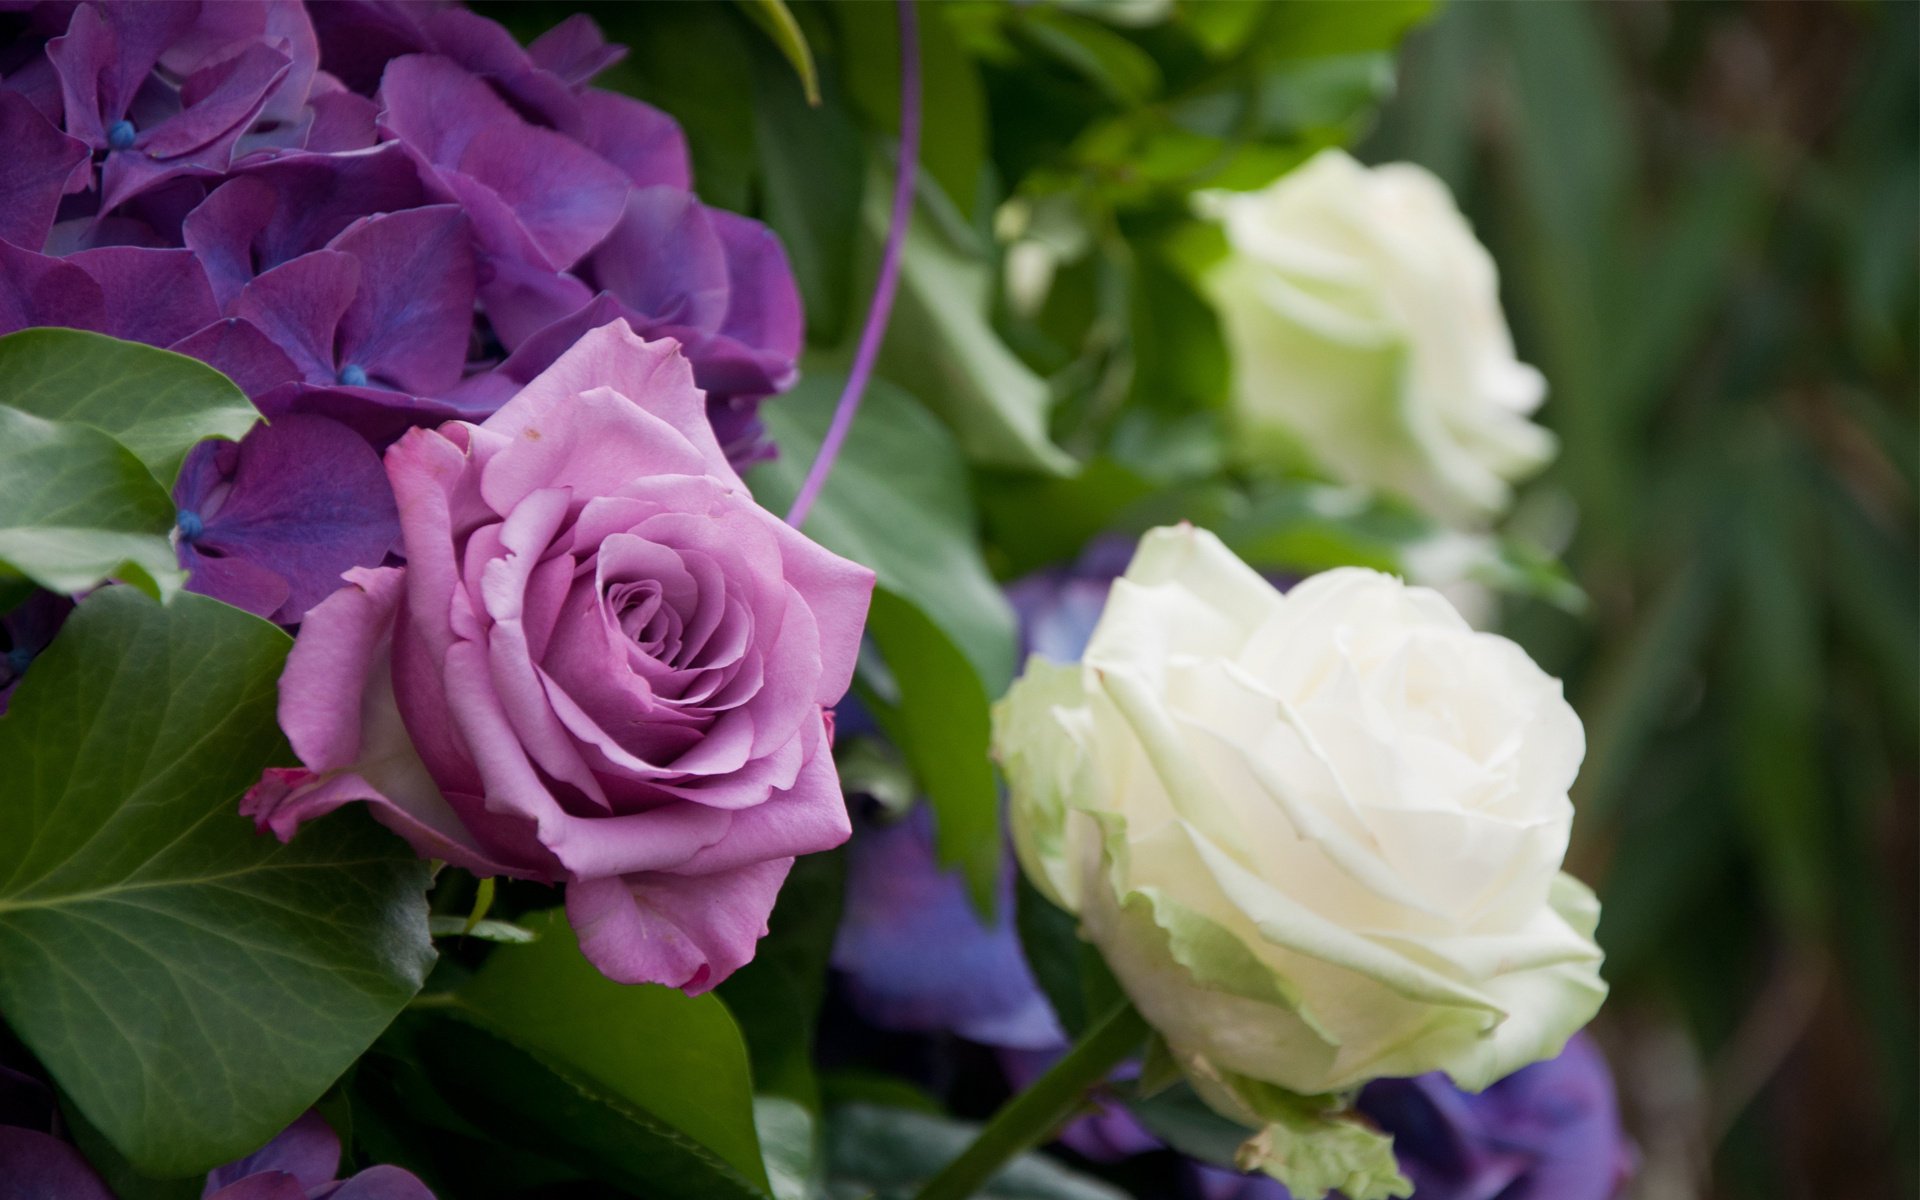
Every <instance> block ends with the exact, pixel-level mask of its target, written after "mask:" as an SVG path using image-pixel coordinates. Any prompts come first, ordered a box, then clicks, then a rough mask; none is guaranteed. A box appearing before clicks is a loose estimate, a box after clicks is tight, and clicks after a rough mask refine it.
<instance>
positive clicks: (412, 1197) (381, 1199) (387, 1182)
mask: <svg viewBox="0 0 1920 1200" xmlns="http://www.w3.org/2000/svg"><path fill="white" fill-rule="evenodd" d="M312 1200H434V1197H433V1193H432V1192H431V1191H429V1190H428V1189H427V1185H426V1184H424V1183H421V1182H420V1180H419V1179H418V1178H417V1177H416V1176H415V1175H414V1174H413V1173H412V1172H411V1171H403V1170H401V1169H400V1168H399V1167H387V1166H380V1167H368V1168H367V1169H366V1170H364V1171H362V1172H360V1173H359V1174H358V1175H355V1176H354V1177H353V1178H351V1179H349V1180H347V1181H346V1182H344V1183H336V1184H334V1185H332V1186H331V1187H323V1188H321V1189H320V1190H319V1191H317V1192H315V1193H313V1196H312Z"/></svg>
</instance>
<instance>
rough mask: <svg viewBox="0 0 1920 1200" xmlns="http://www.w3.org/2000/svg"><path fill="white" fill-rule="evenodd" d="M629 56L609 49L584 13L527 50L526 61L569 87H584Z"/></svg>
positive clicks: (615, 48) (624, 51)
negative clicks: (573, 85) (581, 85)
mask: <svg viewBox="0 0 1920 1200" xmlns="http://www.w3.org/2000/svg"><path fill="white" fill-rule="evenodd" d="M626 56H627V48H626V47H625V46H611V45H608V44H607V38H606V35H605V34H603V33H601V32H600V26H598V25H596V24H594V21H593V18H592V17H589V16H588V15H587V14H585V13H575V14H573V15H572V16H570V17H568V18H567V19H566V20H564V21H562V22H560V23H559V24H558V25H555V26H554V27H553V28H552V29H549V30H547V31H546V32H545V33H543V34H541V35H540V36H539V37H537V38H535V39H533V41H532V42H531V43H530V44H528V46H527V57H529V58H531V59H532V60H533V61H534V63H535V64H537V65H538V66H540V67H541V68H542V69H544V70H548V71H551V72H553V73H554V74H555V75H557V76H559V77H560V79H561V80H562V81H563V82H565V83H570V84H582V83H585V82H587V81H588V80H589V79H592V78H593V77H594V76H595V75H598V74H599V73H600V72H602V71H604V70H606V69H607V68H608V67H610V66H612V65H613V64H615V63H617V62H619V61H620V60H621V59H623V58H625V57H626Z"/></svg>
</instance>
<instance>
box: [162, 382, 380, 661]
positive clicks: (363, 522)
mask: <svg viewBox="0 0 1920 1200" xmlns="http://www.w3.org/2000/svg"><path fill="white" fill-rule="evenodd" d="M193 455H194V456H195V457H196V459H197V460H198V461H196V462H195V464H194V466H195V469H194V471H193V472H191V473H186V472H183V474H182V478H181V484H182V486H181V487H180V488H179V489H178V502H179V504H180V507H181V508H182V509H183V510H187V511H192V512H194V513H196V514H197V515H198V516H199V518H200V520H201V522H202V525H203V529H202V531H201V532H200V533H199V535H198V536H196V537H194V538H193V539H191V545H190V547H187V548H191V549H192V550H193V551H195V552H197V553H198V554H199V555H200V556H201V557H202V558H203V559H204V558H205V557H206V556H209V555H213V556H218V557H219V558H222V559H225V560H228V561H233V560H238V561H240V562H244V563H247V564H250V565H252V566H256V567H261V568H264V569H266V570H268V571H270V572H272V573H273V574H274V575H276V576H278V577H279V578H281V579H283V580H285V581H286V585H287V595H286V596H285V598H284V600H283V601H282V603H281V604H279V605H278V606H276V607H275V608H273V609H269V610H268V611H266V612H263V613H261V614H260V615H262V616H268V617H271V618H272V619H273V620H275V621H279V622H281V623H283V624H291V623H293V622H296V621H298V620H300V618H301V617H302V616H303V615H305V613H306V611H307V610H308V609H309V608H312V607H313V606H314V605H315V604H318V603H319V602H320V601H321V600H323V599H325V598H326V597H327V596H328V595H329V594H331V593H332V592H333V591H334V590H335V589H337V588H338V587H340V582H341V575H342V574H343V573H344V572H346V571H348V570H350V569H352V568H354V567H371V566H377V565H379V563H380V561H381V560H382V559H383V558H385V557H386V553H387V548H388V547H389V546H391V545H392V544H393V541H394V539H395V538H396V537H397V536H398V535H399V532H400V526H399V517H398V514H397V511H396V509H395V507H394V502H393V493H392V490H391V488H390V487H389V486H388V485H387V480H386V472H385V471H384V470H383V469H382V467H381V465H380V459H379V456H378V455H376V454H375V453H374V452H373V449H372V447H370V446H368V445H367V443H366V441H365V440H364V439H362V438H361V437H360V435H359V434H357V433H355V432H354V431H353V430H351V429H348V428H347V427H346V426H344V425H340V424H337V423H335V422H333V421H329V420H325V419H324V418H321V417H310V416H288V417H282V418H280V419H279V420H277V421H275V422H274V423H273V424H271V425H260V426H256V427H255V428H254V429H253V431H252V432H251V433H249V434H247V436H246V437H245V438H243V439H242V440H241V441H240V442H239V443H238V444H237V445H234V444H232V443H227V444H221V443H207V444H205V445H202V446H199V447H196V448H195V449H194V451H193ZM215 456H225V457H230V458H231V459H232V460H233V461H232V463H231V466H230V467H229V469H227V470H223V471H220V472H219V473H218V476H217V478H218V480H219V481H218V482H213V480H214V479H215V478H216V476H215V475H214V473H212V472H208V471H206V470H205V469H204V467H203V466H202V463H203V462H204V461H205V460H207V459H210V458H213V457H215ZM186 541H187V539H184V538H183V547H185V546H186ZM188 582H189V586H190V587H192V588H193V589H194V590H196V591H201V590H204V588H203V587H202V585H201V581H200V579H199V578H198V577H195V578H192V579H190V580H189V581H188ZM208 594H217V593H212V592H209V593H208ZM219 598H220V599H225V600H228V601H229V603H235V604H239V606H240V607H243V608H244V607H250V606H249V605H247V604H240V602H239V600H237V599H229V597H226V596H220V597H219ZM249 598H251V597H249ZM255 611H257V609H256V610H255Z"/></svg>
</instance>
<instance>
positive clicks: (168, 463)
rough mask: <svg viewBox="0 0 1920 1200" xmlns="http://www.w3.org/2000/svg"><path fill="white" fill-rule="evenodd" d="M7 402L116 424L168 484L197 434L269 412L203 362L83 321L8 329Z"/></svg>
mask: <svg viewBox="0 0 1920 1200" xmlns="http://www.w3.org/2000/svg"><path fill="white" fill-rule="evenodd" d="M0 404H7V405H10V406H12V407H14V408H17V409H20V410H21V411H23V412H29V413H32V414H34V415H35V416H39V417H45V418H47V419H48V420H51V421H71V422H75V423H78V424H81V425H91V426H93V427H94V428H95V429H98V430H100V431H102V432H104V433H107V434H110V435H112V437H113V438H114V439H115V440H117V441H119V442H120V443H121V444H122V445H124V446H126V448H127V449H129V450H131V451H133V453H134V455H135V456H136V457H138V458H139V459H140V461H141V462H143V463H145V464H147V468H148V469H149V470H151V471H152V472H153V473H154V475H155V476H156V477H157V478H158V479H159V480H160V482H161V483H163V484H165V485H167V486H169V487H171V486H172V485H173V481H174V478H175V477H176V476H178V475H179V473H180V463H181V461H182V460H184V459H185V458H186V456H187V451H188V450H189V449H190V448H191V447H192V446H193V444H194V443H195V442H197V441H200V440H201V439H202V438H210V437H221V438H238V437H239V436H240V435H242V434H244V433H245V432H246V431H247V430H248V429H251V428H252V427H253V423H254V422H255V421H258V420H259V419H260V413H259V412H258V411H257V410H256V409H255V408H254V407H253V402H252V401H250V400H248V399H247V397H246V394H245V393H244V392H242V391H241V390H240V389H239V387H238V386H236V385H235V384H234V382H233V381H232V380H231V379H228V378H227V377H226V376H225V375H222V374H221V373H220V372H218V371H216V370H214V369H213V368H212V367H209V366H208V365H206V364H205V363H203V362H198V361H196V360H194V359H191V358H188V357H186V356H185V355H181V354H175V353H173V352H172V351H170V350H159V349H155V348H154V347H152V346H143V345H140V344H139V343H138V342H123V341H121V340H120V339H119V338H111V337H108V336H106V335H105V334H101V333H87V332H84V331H82V330H78V329H23V330H21V331H19V332H18V333H11V334H8V335H7V336H6V337H0Z"/></svg>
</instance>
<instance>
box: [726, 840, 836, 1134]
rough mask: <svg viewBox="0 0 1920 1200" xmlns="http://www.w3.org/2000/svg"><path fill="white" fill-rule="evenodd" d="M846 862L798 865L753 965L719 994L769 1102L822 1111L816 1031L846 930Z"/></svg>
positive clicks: (808, 859) (813, 858) (827, 859)
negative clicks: (838, 934)
mask: <svg viewBox="0 0 1920 1200" xmlns="http://www.w3.org/2000/svg"><path fill="white" fill-rule="evenodd" d="M845 884H846V861H845V859H844V858H843V857H842V856H841V855H838V854H809V855H805V856H804V857H802V858H799V859H797V860H795V862H794V864H793V870H792V871H790V872H789V873H788V875H787V882H786V883H785V884H784V885H782V886H781V888H780V899H779V902H778V903H777V904H775V905H774V908H773V915H772V916H771V917H769V918H768V920H767V934H766V936H765V937H763V938H761V939H760V944H759V946H757V947H756V948H755V950H754V955H753V961H752V962H750V963H748V964H747V965H746V966H744V967H741V968H740V969H739V970H738V971H735V972H734V973H733V974H732V975H730V976H728V977H727V979H726V982H724V983H722V984H721V985H720V987H719V988H718V989H717V990H718V991H719V993H720V998H721V1000H723V1001H725V1002H726V1005H727V1008H728V1010H729V1011H731V1012H732V1013H733V1016H734V1019H735V1020H736V1021H738V1022H739V1023H740V1030H741V1033H742V1034H743V1035H744V1036H745V1037H746V1040H747V1052H748V1055H749V1056H750V1057H751V1059H752V1062H753V1079H754V1083H755V1085H756V1086H757V1087H758V1088H759V1090H760V1091H761V1093H763V1098H764V1097H765V1096H778V1097H783V1098H785V1099H788V1100H794V1101H798V1102H799V1103H801V1104H803V1105H805V1106H806V1107H807V1108H808V1109H809V1110H812V1111H816V1112H817V1111H818V1110H819V1108H820V1087H819V1083H818V1082H817V1081H816V1079H815V1078H814V1073H813V1031H814V1026H815V1025H816V1024H818V1022H819V1018H820V1004H821V1001H822V1000H823V999H824V997H825V994H826V986H827V960H828V958H829V956H830V955H831V954H832V953H833V935H834V931H835V929H836V928H837V927H838V926H839V924H840V905H841V897H842V892H843V890H844V888H845Z"/></svg>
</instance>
